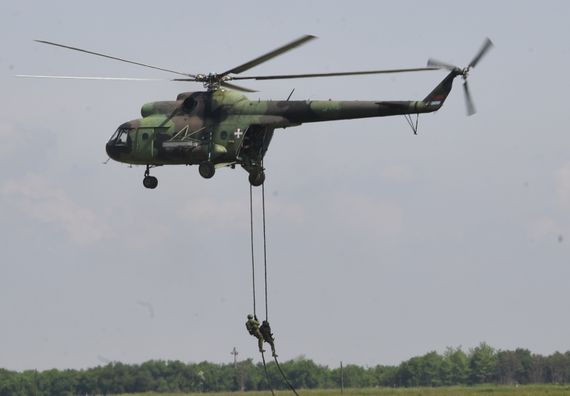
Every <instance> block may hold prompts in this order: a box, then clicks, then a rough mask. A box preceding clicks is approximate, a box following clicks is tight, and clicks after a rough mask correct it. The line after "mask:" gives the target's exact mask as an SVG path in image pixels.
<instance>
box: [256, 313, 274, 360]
mask: <svg viewBox="0 0 570 396" xmlns="http://www.w3.org/2000/svg"><path fill="white" fill-rule="evenodd" d="M259 332H260V333H261V335H262V336H263V340H264V341H265V342H267V343H268V344H269V345H271V353H272V354H273V357H277V354H276V353H275V339H274V338H273V333H272V332H271V326H269V322H268V321H267V320H264V321H263V322H262V323H261V327H260V328H259Z"/></svg>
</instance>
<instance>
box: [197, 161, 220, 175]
mask: <svg viewBox="0 0 570 396" xmlns="http://www.w3.org/2000/svg"><path fill="white" fill-rule="evenodd" d="M198 172H200V176H202V177H203V178H204V179H211V178H212V177H213V176H214V174H215V173H216V167H215V166H214V164H212V163H211V162H210V161H204V162H202V163H201V164H200V166H198Z"/></svg>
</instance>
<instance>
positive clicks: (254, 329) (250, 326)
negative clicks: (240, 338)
mask: <svg viewBox="0 0 570 396" xmlns="http://www.w3.org/2000/svg"><path fill="white" fill-rule="evenodd" d="M245 328H246V329H247V331H248V332H249V334H251V335H252V336H254V337H255V338H257V346H258V347H259V352H261V353H263V352H265V349H263V334H261V332H260V331H259V321H258V320H257V317H255V318H254V317H253V315H252V314H249V315H247V322H245Z"/></svg>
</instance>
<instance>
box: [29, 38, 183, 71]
mask: <svg viewBox="0 0 570 396" xmlns="http://www.w3.org/2000/svg"><path fill="white" fill-rule="evenodd" d="M34 41H36V42H38V43H42V44H48V45H54V46H56V47H61V48H67V49H70V50H74V51H79V52H84V53H86V54H91V55H97V56H101V57H103V58H108V59H113V60H117V61H120V62H125V63H130V64H133V65H137V66H143V67H148V68H150V69H155V70H160V71H165V72H168V73H174V74H179V75H181V76H187V77H194V75H193V74H188V73H182V72H178V71H175V70H170V69H164V68H162V67H157V66H152V65H147V64H145V63H139V62H135V61H131V60H128V59H122V58H117V57H115V56H111V55H105V54H101V53H99V52H93V51H88V50H84V49H81V48H76V47H70V46H68V45H63V44H58V43H52V42H51V41H44V40H34Z"/></svg>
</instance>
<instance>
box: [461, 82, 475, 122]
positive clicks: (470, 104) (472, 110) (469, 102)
mask: <svg viewBox="0 0 570 396" xmlns="http://www.w3.org/2000/svg"><path fill="white" fill-rule="evenodd" d="M463 92H464V93H465V105H466V106H467V115H468V116H472V115H473V114H475V113H476V112H477V111H476V110H475V104H474V103H473V98H472V97H471V93H470V92H469V86H468V85H467V81H465V82H464V83H463Z"/></svg>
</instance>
